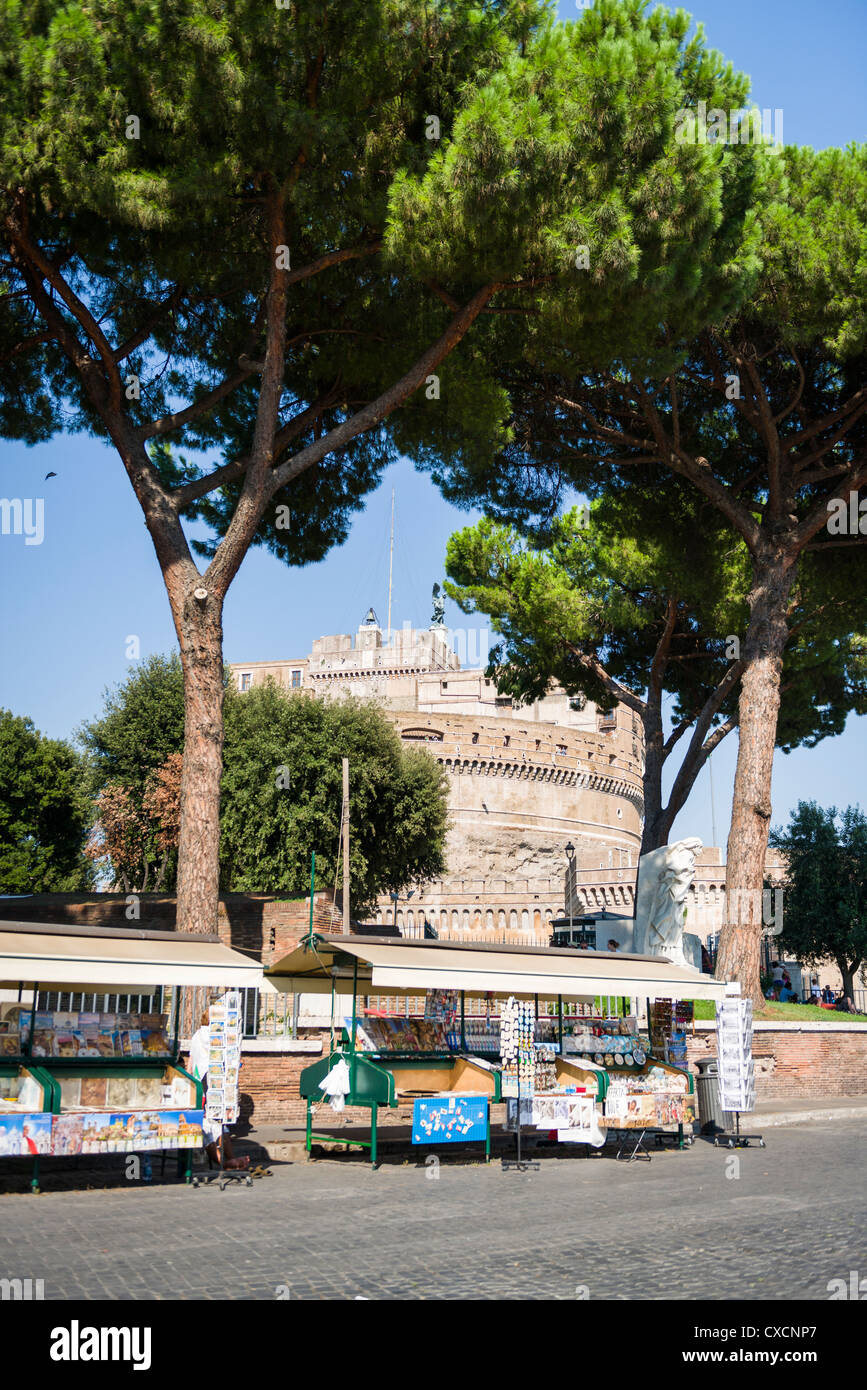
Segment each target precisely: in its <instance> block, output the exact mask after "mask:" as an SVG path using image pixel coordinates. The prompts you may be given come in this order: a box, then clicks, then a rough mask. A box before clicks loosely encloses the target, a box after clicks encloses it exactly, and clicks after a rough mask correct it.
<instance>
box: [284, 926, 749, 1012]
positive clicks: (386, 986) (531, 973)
mask: <svg viewBox="0 0 867 1390" xmlns="http://www.w3.org/2000/svg"><path fill="white" fill-rule="evenodd" d="M353 959H354V960H357V961H358V992H359V994H390V993H392V992H399V993H417V994H423V993H424V992H425V990H429V989H460V990H464V991H466V993H468V994H489V993H490V994H496V995H499V996H500V997H506V996H508V995H510V994H514V995H519V996H531V995H534V994H538V995H541V996H542V997H543V998H545V999H551V998H553V997H556V996H557V995H558V994H559V995H563V996H564V997H565V998H567V999H580V998H585V997H593V996H595V995H600V994H601V995H628V996H630V997H639V998H643V999H644V998H646V999H722V998H723V997H724V995H725V983H724V982H723V981H722V980H714V979H712V978H711V976H709V975H703V974H702V973H701V972H700V971H698V970H693V969H692V968H691V967H689V966H678V965H672V963H671V962H670V961H668V960H665V958H664V957H661V956H639V955H628V954H625V953H620V952H614V951H579V950H571V949H569V948H566V947H545V946H500V945H493V944H491V945H488V944H480V943H476V942H462V941H407V940H399V939H398V938H397V937H378V938H377V937H358V936H352V937H347V936H342V937H328V938H323V937H317V938H315V940H314V943H313V945H312V946H307V945H305V946H300V947H298V948H297V950H295V951H293V952H292V953H291V954H290V955H288V956H286V957H284V958H283V960H281V961H278V962H277V963H276V964H275V965H273V966H272V967H271V969H270V970H269V971H267V972H266V979H268V980H270V981H271V983H272V984H273V985H274V987H275V988H276V989H277V990H280V991H286V992H289V993H295V992H298V993H300V992H304V993H317V992H321V991H325V990H330V989H331V982H332V978H333V979H334V981H335V987H336V989H337V992H338V993H341V994H345V993H349V994H351V993H352V988H353V971H354V967H353ZM317 981H318V982H319V983H318V985H317V983H316V982H317Z"/></svg>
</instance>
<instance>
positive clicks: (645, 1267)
mask: <svg viewBox="0 0 867 1390" xmlns="http://www.w3.org/2000/svg"><path fill="white" fill-rule="evenodd" d="M864 1138H865V1136H864V1126H863V1124H862V1123H848V1122H845V1121H843V1122H837V1123H836V1124H835V1125H834V1126H833V1127H830V1126H829V1127H823V1126H820V1125H803V1126H799V1127H794V1126H793V1127H791V1128H787V1129H786V1130H783V1131H777V1132H775V1133H773V1134H772V1135H770V1136H769V1137H768V1147H767V1148H765V1149H759V1148H752V1147H751V1148H749V1149H746V1150H740V1151H739V1152H737V1153H734V1154H733V1153H731V1152H730V1151H729V1150H727V1149H715V1148H713V1146H712V1145H710V1144H707V1143H705V1142H702V1141H698V1142H697V1143H696V1144H695V1146H694V1148H692V1149H689V1150H686V1151H685V1152H682V1153H679V1152H677V1151H660V1152H654V1155H653V1159H652V1162H650V1163H640V1162H635V1163H623V1162H617V1161H615V1160H614V1159H613V1158H612V1157H610V1156H608V1154H605V1155H604V1156H596V1157H594V1158H592V1159H585V1158H579V1157H577V1156H576V1157H574V1158H571V1159H562V1160H561V1159H556V1158H553V1157H545V1158H543V1159H542V1163H541V1168H540V1170H539V1171H538V1172H528V1173H517V1172H514V1171H513V1172H504V1171H503V1170H502V1169H501V1168H500V1165H499V1164H498V1163H492V1164H491V1165H490V1167H486V1166H485V1165H484V1164H478V1165H460V1166H456V1165H454V1164H452V1163H448V1164H447V1163H443V1164H442V1165H441V1167H440V1170H439V1173H440V1176H439V1178H438V1179H431V1178H429V1177H428V1172H429V1171H430V1169H426V1168H425V1166H424V1151H423V1150H422V1151H420V1153H419V1157H418V1158H415V1156H414V1157H413V1159H412V1161H411V1162H410V1163H408V1164H406V1163H397V1162H392V1163H386V1164H384V1165H383V1166H382V1167H381V1168H380V1169H379V1170H378V1171H377V1172H372V1171H371V1170H370V1168H369V1166H368V1165H367V1164H365V1163H364V1161H363V1160H360V1159H353V1160H352V1161H351V1162H348V1161H346V1160H341V1159H327V1160H321V1161H319V1162H318V1163H315V1164H285V1165H277V1164H275V1165H274V1166H273V1176H272V1177H270V1178H263V1179H261V1180H260V1181H257V1182H255V1183H254V1184H253V1186H252V1187H251V1188H245V1187H243V1186H242V1185H238V1186H234V1185H230V1186H229V1187H228V1188H227V1190H226V1191H225V1192H222V1193H221V1192H220V1191H219V1190H218V1188H217V1187H216V1186H213V1187H207V1188H199V1189H198V1190H192V1189H190V1188H185V1187H182V1186H179V1185H175V1184H171V1185H166V1186H152V1187H138V1186H136V1187H135V1188H133V1187H132V1186H129V1187H125V1188H121V1189H117V1190H113V1191H93V1192H88V1191H83V1192H55V1193H49V1194H44V1195H42V1196H37V1197H32V1196H29V1195H9V1196H5V1197H3V1198H2V1199H0V1277H8V1278H15V1277H18V1278H28V1277H29V1278H33V1279H40V1278H41V1279H44V1280H45V1296H46V1298H49V1299H66V1298H73V1299H78V1298H86V1299H106V1298H107V1299H177V1298H182V1299H227V1298H241V1299H272V1298H276V1297H278V1296H280V1297H283V1298H286V1297H289V1298H294V1299H308V1298H317V1299H322V1298H326V1299H327V1298H347V1299H357V1298H365V1299H383V1298H385V1299H395V1298H397V1299H407V1298H408V1299H431V1298H433V1299H460V1298H482V1299H524V1298H540V1299H547V1298H552V1299H575V1298H577V1297H581V1296H589V1297H590V1298H591V1299H669V1298H678V1299H690V1298H715V1299H735V1298H747V1299H783V1298H807V1299H827V1298H828V1289H827V1285H828V1281H829V1280H830V1279H837V1278H842V1279H845V1280H848V1279H849V1274H850V1271H851V1270H860V1271H863V1273H864V1274H865V1275H867V1234H865V1233H867V1185H865V1182H864V1158H863V1153H864ZM735 1161H736V1162H737V1164H738V1165H739V1172H740V1175H739V1177H727V1176H726V1174H727V1172H733V1171H735V1170H734V1166H733V1165H734V1162H735ZM582 1286H586V1289H587V1294H586V1295H584V1294H583V1290H582Z"/></svg>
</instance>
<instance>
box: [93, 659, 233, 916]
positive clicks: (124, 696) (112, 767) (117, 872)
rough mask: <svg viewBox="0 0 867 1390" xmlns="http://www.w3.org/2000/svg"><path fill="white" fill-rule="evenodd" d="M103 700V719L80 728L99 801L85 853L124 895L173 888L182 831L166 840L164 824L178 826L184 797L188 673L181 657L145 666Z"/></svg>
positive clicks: (136, 668) (148, 662)
mask: <svg viewBox="0 0 867 1390" xmlns="http://www.w3.org/2000/svg"><path fill="white" fill-rule="evenodd" d="M224 682H225V677H224ZM103 701H104V703H103V709H102V713H101V714H100V716H99V717H98V718H97V719H92V720H89V721H87V722H86V723H84V724H83V725H82V726H81V728H80V729H79V730H78V731H77V734H78V739H79V742H80V743H81V744H82V745H83V747H84V748H85V750H86V752H87V754H88V763H89V777H88V786H89V790H90V792H91V795H92V796H94V798H95V799H96V803H97V817H96V823H95V825H94V827H93V831H92V833H91V837H90V840H89V844H88V854H89V856H90V858H91V859H92V860H93V862H94V863H95V864H97V865H99V866H100V867H101V868H102V869H103V870H104V871H107V872H108V873H109V874H110V875H111V878H112V881H113V882H115V883H116V884H117V885H118V886H119V887H123V888H125V889H126V890H129V889H131V888H133V887H135V888H136V889H138V891H139V892H144V891H145V890H146V889H147V888H148V887H151V888H152V889H153V890H154V891H159V889H161V888H164V889H167V890H168V889H173V888H174V887H175V884H176V880H177V859H178V844H179V831H180V827H179V825H178V826H177V827H175V828H174V830H173V832H172V833H170V834H168V835H167V834H166V833H165V832H164V830H163V825H164V822H165V824H166V825H169V826H173V825H174V815H175V812H174V811H173V810H171V809H170V804H169V803H170V801H171V797H172V796H173V795H175V794H177V795H178V796H179V795H180V786H178V787H177V788H175V787H174V778H175V774H176V773H177V759H178V756H179V755H180V754H181V752H182V751H183V746H184V673H183V668H182V665H181V661H180V658H179V657H178V655H177V653H174V652H173V653H172V654H171V655H168V656H163V655H158V654H157V655H153V656H150V657H148V658H146V660H144V661H141V662H140V663H138V664H137V665H136V666H134V667H133V668H132V669H131V670H130V672H129V674H128V676H127V678H126V680H125V681H123V682H122V683H120V684H118V685H117V686H115V687H114V689H112V690H105V691H104V692H103ZM166 796H168V801H165V797H166Z"/></svg>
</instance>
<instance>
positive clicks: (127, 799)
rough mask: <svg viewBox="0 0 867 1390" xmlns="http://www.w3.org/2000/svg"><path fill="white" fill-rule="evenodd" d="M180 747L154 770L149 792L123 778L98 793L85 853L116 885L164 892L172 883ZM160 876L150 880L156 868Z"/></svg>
mask: <svg viewBox="0 0 867 1390" xmlns="http://www.w3.org/2000/svg"><path fill="white" fill-rule="evenodd" d="M182 762H183V758H182V755H181V753H180V752H178V753H170V754H169V756H168V758H167V759H166V761H165V762H164V763H163V765H162V766H161V767H158V768H156V769H155V770H154V771H152V772H151V773H150V775H149V776H148V778H147V781H146V782H145V785H144V794H143V796H141V797H140V798H137V796H136V791H137V788H135V787H134V786H130V785H129V784H127V783H123V782H108V783H107V784H106V785H105V786H103V787H102V789H101V790H100V792H99V793H98V795H97V797H96V821H95V823H94V825H93V827H92V830H91V834H90V838H89V840H88V843H87V849H86V853H87V856H88V858H89V859H91V860H92V862H93V863H94V865H96V866H97V867H98V868H101V869H103V870H105V871H108V872H109V873H110V875H111V878H112V883H113V886H114V887H115V888H123V889H124V891H125V892H129V891H130V890H131V889H134V890H135V891H136V892H139V893H144V892H146V891H147V889H148V888H151V887H152V891H153V892H155V893H159V892H160V891H161V890H162V889H163V888H166V887H171V886H173V879H174V874H175V865H176V863H177V849H178V840H179V837H180V799H181V766H182ZM152 869H154V870H155V873H156V877H155V879H154V882H153V885H151V882H150V876H151V870H152Z"/></svg>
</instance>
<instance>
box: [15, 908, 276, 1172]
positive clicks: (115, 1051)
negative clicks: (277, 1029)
mask: <svg viewBox="0 0 867 1390" xmlns="http://www.w3.org/2000/svg"><path fill="white" fill-rule="evenodd" d="M238 984H241V985H251V986H258V987H262V972H261V967H260V965H259V964H258V962H256V961H252V960H250V959H249V958H248V957H247V956H245V955H242V954H241V953H240V952H238V951H233V950H231V949H230V948H228V947H226V946H224V945H223V944H222V943H221V942H220V941H219V938H218V937H216V936H198V935H197V936H191V935H187V934H182V933H174V932H159V931H156V932H155V931H144V930H140V929H137V928H135V929H123V928H115V929H112V928H87V927H66V926H54V925H43V924H38V925H37V924H33V923H25V922H11V923H0V991H2V992H3V993H4V994H5V995H6V996H7V997H6V998H5V999H4V1000H3V1001H2V1002H0V1158H5V1157H10V1156H13V1155H15V1156H22V1155H23V1156H30V1157H32V1158H33V1177H32V1181H31V1186H32V1188H33V1189H34V1191H36V1190H38V1182H39V1160H40V1158H41V1157H42V1156H65V1155H74V1154H109V1153H140V1154H147V1153H150V1152H154V1151H157V1152H166V1151H167V1150H171V1149H175V1150H178V1151H187V1152H189V1151H190V1150H192V1149H195V1148H198V1147H200V1146H201V1144H202V1119H203V1111H202V1084H201V1082H200V1081H199V1080H198V1079H197V1078H196V1077H194V1076H191V1075H190V1073H189V1072H187V1071H186V1070H185V1069H184V1067H183V1066H182V1065H181V1061H180V1044H179V1037H178V1024H179V1009H178V1001H179V988H180V987H183V986H187V985H190V986H192V985H201V986H210V987H212V988H230V987H232V986H236V985H238ZM169 987H172V988H171V997H170V1005H169V1008H168V1009H167V1010H166V1011H165V1012H163V1011H161V1010H154V1009H152V1008H149V1009H147V1010H144V1011H143V1010H141V1009H138V1010H136V1009H132V1008H124V1009H122V1010H121V1009H120V1008H119V1007H118V1002H119V1001H121V1000H123V999H125V1000H126V1002H127V1004H129V1002H130V999H131V998H132V999H137V1000H141V999H142V997H143V996H144V998H145V999H148V1000H150V1001H153V1000H154V999H163V998H165V991H166V990H167V988H169ZM48 992H51V993H52V994H54V993H56V994H57V1003H59V1001H60V998H61V995H62V996H63V997H66V998H67V1002H68V1003H71V1001H72V1000H73V999H75V998H76V997H77V998H78V1000H79V1003H80V1004H84V1003H85V1001H87V1003H88V1005H89V1006H88V1007H87V1008H84V1007H78V1008H71V1007H68V1008H60V1007H57V1006H55V1007H44V1005H45V1003H46V998H45V996H46V994H47V993H48ZM9 996H11V997H9ZM187 1176H188V1177H189V1165H188V1169H187Z"/></svg>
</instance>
